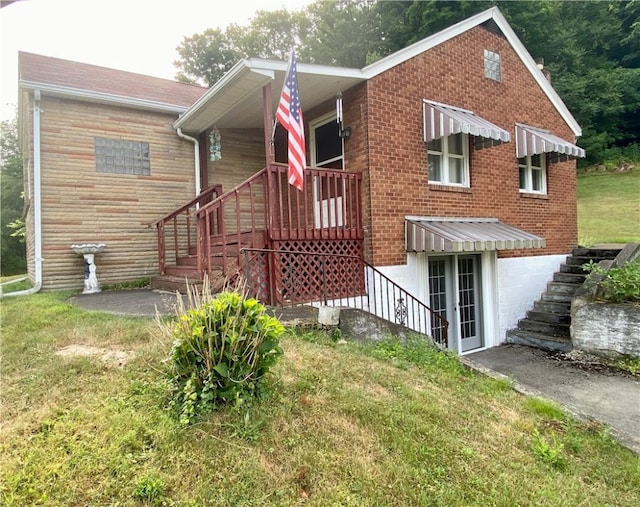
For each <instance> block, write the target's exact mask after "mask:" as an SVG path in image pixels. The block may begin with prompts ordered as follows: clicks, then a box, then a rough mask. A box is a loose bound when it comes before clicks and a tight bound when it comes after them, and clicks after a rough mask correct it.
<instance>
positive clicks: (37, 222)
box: [0, 90, 42, 298]
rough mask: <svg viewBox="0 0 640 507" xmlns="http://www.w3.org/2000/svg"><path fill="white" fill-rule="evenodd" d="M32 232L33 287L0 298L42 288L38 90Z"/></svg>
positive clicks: (37, 94)
mask: <svg viewBox="0 0 640 507" xmlns="http://www.w3.org/2000/svg"><path fill="white" fill-rule="evenodd" d="M33 101H34V105H33V231H34V245H33V247H34V248H33V249H34V254H33V255H34V259H33V262H34V268H35V285H34V286H33V287H32V288H30V289H26V290H21V291H17V292H9V293H7V294H2V293H0V298H3V297H13V296H28V295H30V294H35V293H36V292H38V291H39V290H40V289H41V288H42V200H41V191H40V169H41V168H40V112H41V111H40V90H34V92H33Z"/></svg>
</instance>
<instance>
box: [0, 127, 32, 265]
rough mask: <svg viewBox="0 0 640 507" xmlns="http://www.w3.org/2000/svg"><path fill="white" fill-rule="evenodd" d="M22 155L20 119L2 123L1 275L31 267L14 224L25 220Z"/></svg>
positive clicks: (0, 132) (0, 157)
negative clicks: (19, 138) (19, 129)
mask: <svg viewBox="0 0 640 507" xmlns="http://www.w3.org/2000/svg"><path fill="white" fill-rule="evenodd" d="M22 189H23V180H22V156H21V154H20V145H19V143H18V127H17V120H16V119H13V120H5V121H2V123H0V241H2V245H1V246H0V256H1V257H0V272H1V273H2V275H15V274H20V273H24V272H25V271H26V268H27V263H26V253H25V245H24V238H23V237H20V235H19V234H18V235H15V234H14V233H15V232H16V230H15V228H12V227H10V225H11V224H13V223H16V222H18V221H19V220H21V219H22V216H23V208H24V200H23V197H22Z"/></svg>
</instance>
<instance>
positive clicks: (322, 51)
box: [176, 0, 640, 164]
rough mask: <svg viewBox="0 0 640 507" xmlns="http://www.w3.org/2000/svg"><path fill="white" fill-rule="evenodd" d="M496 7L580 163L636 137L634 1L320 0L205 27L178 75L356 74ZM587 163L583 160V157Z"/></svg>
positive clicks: (639, 51) (183, 51)
mask: <svg viewBox="0 0 640 507" xmlns="http://www.w3.org/2000/svg"><path fill="white" fill-rule="evenodd" d="M493 5H498V6H499V7H500V9H501V11H502V12H503V14H504V15H505V17H506V18H507V20H508V21H509V23H510V25H511V27H512V28H513V30H514V31H515V32H516V34H517V35H518V37H519V38H520V39H521V40H522V42H523V44H524V45H525V47H526V48H527V49H528V51H529V52H530V53H531V55H532V56H533V57H534V58H537V57H542V58H544V61H545V67H546V68H547V69H548V70H549V71H550V72H551V75H552V78H553V80H552V84H553V86H554V88H555V89H556V91H557V92H558V94H559V95H560V97H562V99H563V100H564V102H565V103H566V104H567V107H568V108H569V110H570V111H571V112H572V113H573V115H574V116H575V118H576V120H577V121H578V123H579V124H580V125H581V126H582V130H583V136H582V138H581V139H580V140H579V144H580V145H581V146H582V147H584V148H585V149H586V151H587V157H588V158H587V161H586V163H593V162H599V161H601V159H602V157H603V156H604V152H605V150H606V149H607V148H609V147H614V146H615V147H624V146H627V145H632V144H634V143H637V141H638V139H640V86H638V83H639V82H640V81H639V77H640V74H639V73H640V69H639V67H640V21H639V19H640V0H631V1H629V0H623V1H620V0H618V1H616V0H611V1H606V2H605V1H601V2H593V1H585V0H577V1H573V2H558V1H555V0H535V1H532V0H520V1H518V2H514V1H498V0H490V1H471V0H460V1H442V0H428V1H394V2H390V1H375V0H351V1H350V0H317V1H316V2H314V3H312V4H309V5H308V6H307V7H306V8H305V9H304V10H302V11H299V12H288V11H286V10H284V9H283V10H280V11H275V12H272V13H270V12H265V11H259V12H258V13H257V15H256V17H255V18H253V19H252V20H251V23H250V25H249V26H248V27H240V26H238V25H231V26H230V27H229V28H227V30H226V31H225V32H221V31H220V30H207V31H206V32H205V33H204V34H202V35H194V36H193V37H192V38H190V39H185V40H184V41H183V44H182V45H181V46H180V47H179V48H178V52H179V54H180V55H181V57H182V60H181V61H178V62H176V65H178V67H179V68H180V69H181V71H182V72H181V74H179V77H180V78H182V79H187V80H190V81H198V82H204V83H206V84H209V85H212V84H213V83H214V82H216V81H217V80H218V79H219V78H220V77H222V75H223V74H224V72H226V71H228V70H229V69H230V68H231V66H232V65H233V64H234V63H235V62H236V61H237V60H239V59H241V58H246V57H249V56H256V57H262V58H277V59H279V60H286V59H287V55H288V53H289V51H290V49H291V46H292V45H293V44H295V45H296V46H297V49H298V56H299V61H301V62H310V63H318V64H325V65H339V66H345V67H355V68H361V67H363V66H365V65H366V64H369V63H372V62H373V61H375V60H377V59H379V58H382V57H384V56H386V55H388V54H391V53H393V52H395V51H398V50H400V49H402V48H405V47H407V46H408V45H410V44H412V43H414V42H417V41H418V40H421V39H423V38H425V37H428V36H429V35H432V34H434V33H436V32H438V31H439V30H442V29H444V28H447V27H448V26H451V25H452V24H454V23H457V22H459V21H461V20H463V19H465V18H468V17H469V16H472V15H474V14H477V13H478V12H481V11H483V10H485V9H487V8H489V7H491V6H493ZM579 163H580V164H584V163H585V162H584V161H580V162H579Z"/></svg>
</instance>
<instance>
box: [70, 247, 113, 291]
mask: <svg viewBox="0 0 640 507" xmlns="http://www.w3.org/2000/svg"><path fill="white" fill-rule="evenodd" d="M106 246H107V245H105V244H104V243H83V244H81V245H71V249H72V250H73V251H74V252H75V253H77V254H78V255H82V256H83V257H84V290H83V291H82V293H83V294H93V293H95V292H100V290H101V289H100V284H99V283H98V277H97V276H96V265H95V263H94V262H93V260H94V257H95V255H96V254H98V253H100V252H102V250H104V248H105V247H106Z"/></svg>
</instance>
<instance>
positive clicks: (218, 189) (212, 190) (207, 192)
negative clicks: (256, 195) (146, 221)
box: [151, 184, 222, 226]
mask: <svg viewBox="0 0 640 507" xmlns="http://www.w3.org/2000/svg"><path fill="white" fill-rule="evenodd" d="M214 194H215V196H216V197H218V196H220V195H221V194H222V185H220V184H216V185H211V186H210V187H207V188H205V189H204V190H203V191H202V192H200V193H199V194H198V195H197V196H195V197H194V198H193V199H191V200H190V201H189V202H187V203H185V204H183V205H182V206H180V207H179V208H177V209H175V210H173V211H170V212H169V213H167V214H166V215H164V216H163V217H161V218H159V219H158V220H156V221H155V222H153V224H151V225H152V226H156V225H158V223H160V222H167V221H168V220H171V219H172V218H173V217H175V216H177V215H179V214H181V213H184V212H185V211H186V210H188V209H189V208H191V207H193V206H195V205H196V204H200V207H202V206H203V204H202V201H205V200H208V199H210V198H213V199H215V198H216V197H213V195H214ZM206 204H209V203H206ZM206 204H205V205H206Z"/></svg>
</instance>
